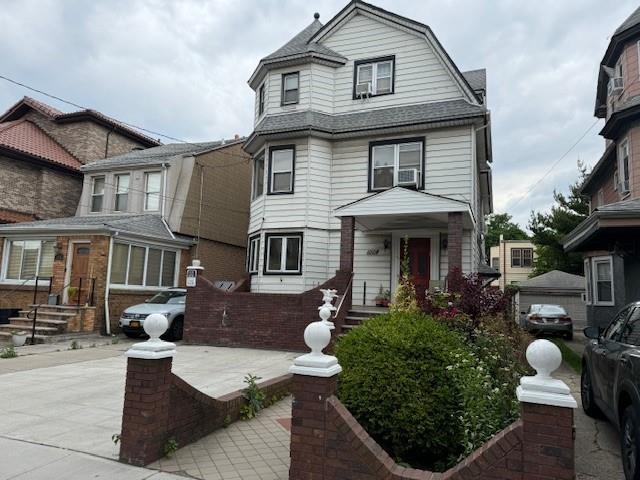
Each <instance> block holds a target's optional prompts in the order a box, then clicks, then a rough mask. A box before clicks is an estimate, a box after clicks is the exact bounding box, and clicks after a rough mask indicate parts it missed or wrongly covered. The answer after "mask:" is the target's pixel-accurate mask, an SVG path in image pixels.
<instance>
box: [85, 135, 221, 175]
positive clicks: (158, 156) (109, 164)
mask: <svg viewBox="0 0 640 480" xmlns="http://www.w3.org/2000/svg"><path fill="white" fill-rule="evenodd" d="M226 144H227V143H225V145H226ZM221 145H223V143H222V141H217V142H204V143H169V144H167V145H161V146H159V147H153V148H147V149H145V150H132V151H130V152H128V153H125V154H123V155H117V156H115V157H109V158H105V159H103V160H97V161H95V162H91V163H87V164H86V165H84V166H83V167H81V170H82V171H83V172H91V171H94V170H104V169H108V168H114V167H119V166H134V165H155V164H159V163H162V162H163V161H164V160H167V159H169V158H171V157H174V156H176V155H184V154H197V153H201V152H205V151H207V150H211V149H212V148H215V147H219V146H221Z"/></svg>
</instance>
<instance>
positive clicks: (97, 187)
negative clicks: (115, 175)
mask: <svg viewBox="0 0 640 480" xmlns="http://www.w3.org/2000/svg"><path fill="white" fill-rule="evenodd" d="M104 183H105V182H104V177H93V180H92V183H91V212H92V213H96V212H101V211H102V205H103V203H104Z"/></svg>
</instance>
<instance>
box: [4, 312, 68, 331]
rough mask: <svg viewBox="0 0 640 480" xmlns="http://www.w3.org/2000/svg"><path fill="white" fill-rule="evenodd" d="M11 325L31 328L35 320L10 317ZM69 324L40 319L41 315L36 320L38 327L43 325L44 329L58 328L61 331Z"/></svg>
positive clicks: (55, 320)
mask: <svg viewBox="0 0 640 480" xmlns="http://www.w3.org/2000/svg"><path fill="white" fill-rule="evenodd" d="M9 323H11V324H13V325H23V326H25V327H29V328H31V326H32V325H33V320H32V319H30V318H25V317H10V318H9ZM67 323H68V322H67V321H66V320H57V319H48V318H40V315H38V318H37V319H36V325H41V326H43V327H57V328H58V329H59V330H64V329H65V327H66V326H67Z"/></svg>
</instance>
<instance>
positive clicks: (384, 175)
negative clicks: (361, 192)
mask: <svg viewBox="0 0 640 480" xmlns="http://www.w3.org/2000/svg"><path fill="white" fill-rule="evenodd" d="M423 154H424V140H422V139H408V140H404V141H397V142H396V141H391V142H390V141H384V142H372V143H371V144H370V160H369V163H370V170H371V171H370V177H369V184H370V190H384V189H386V188H391V187H394V186H396V185H399V186H405V187H415V188H421V185H422V180H423V175H422V165H423V163H424V162H423Z"/></svg>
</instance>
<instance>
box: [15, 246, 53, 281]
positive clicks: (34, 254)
mask: <svg viewBox="0 0 640 480" xmlns="http://www.w3.org/2000/svg"><path fill="white" fill-rule="evenodd" d="M55 243H56V242H55V241H54V240H8V241H7V242H6V249H7V253H6V255H5V262H4V270H3V276H2V277H3V280H30V279H33V280H35V278H36V276H40V277H50V276H51V274H52V270H53V258H54V255H55V253H54V250H55Z"/></svg>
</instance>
